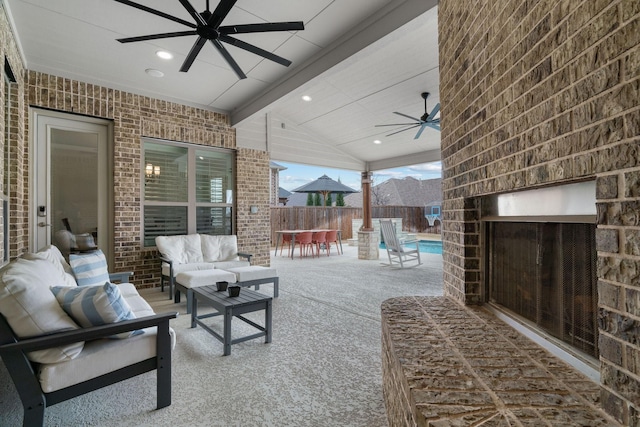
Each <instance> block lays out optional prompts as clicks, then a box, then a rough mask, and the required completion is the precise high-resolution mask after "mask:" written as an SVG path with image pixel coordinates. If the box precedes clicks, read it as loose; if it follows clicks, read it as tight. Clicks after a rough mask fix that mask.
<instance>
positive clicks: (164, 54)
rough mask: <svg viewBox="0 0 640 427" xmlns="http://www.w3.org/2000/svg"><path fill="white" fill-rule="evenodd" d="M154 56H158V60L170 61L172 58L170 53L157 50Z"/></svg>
mask: <svg viewBox="0 0 640 427" xmlns="http://www.w3.org/2000/svg"><path fill="white" fill-rule="evenodd" d="M156 56H158V58H162V59H171V58H173V55H172V54H171V53H170V52H167V51H166V50H159V51H157V52H156Z"/></svg>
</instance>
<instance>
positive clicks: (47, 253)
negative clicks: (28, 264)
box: [22, 245, 77, 286]
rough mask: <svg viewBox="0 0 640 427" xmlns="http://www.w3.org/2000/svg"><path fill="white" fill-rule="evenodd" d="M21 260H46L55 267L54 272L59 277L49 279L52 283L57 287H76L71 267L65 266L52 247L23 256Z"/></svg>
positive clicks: (58, 253)
mask: <svg viewBox="0 0 640 427" xmlns="http://www.w3.org/2000/svg"><path fill="white" fill-rule="evenodd" d="M22 258H25V259H46V260H47V261H49V262H50V263H51V264H52V265H54V266H55V267H56V270H58V272H59V273H60V277H57V276H56V277H55V278H54V277H51V278H50V279H51V280H52V282H55V283H56V284H57V285H61V286H62V285H66V286H77V283H76V279H75V277H73V273H72V270H71V266H70V265H69V264H67V261H65V259H64V257H63V256H62V253H60V250H59V249H58V248H57V247H55V246H53V245H50V246H47V247H45V248H44V249H40V250H39V251H38V252H36V253H34V254H33V253H28V254H24V255H23V256H22Z"/></svg>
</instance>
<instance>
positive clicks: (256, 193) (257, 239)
mask: <svg viewBox="0 0 640 427" xmlns="http://www.w3.org/2000/svg"><path fill="white" fill-rule="evenodd" d="M269 173H270V169H269V153H267V152H265V151H256V150H249V149H246V148H241V149H239V150H238V157H237V163H236V175H237V178H238V182H239V183H240V182H242V183H243V185H238V193H237V194H236V206H237V211H236V215H237V221H238V227H237V228H238V245H239V246H240V247H242V248H245V252H247V253H251V254H254V255H255V257H254V258H252V259H251V263H252V264H254V265H269V263H270V259H271V257H270V253H269V251H270V249H271V209H270V207H269V205H270V204H269ZM252 206H255V207H256V208H257V209H258V211H257V212H256V213H251V207H252Z"/></svg>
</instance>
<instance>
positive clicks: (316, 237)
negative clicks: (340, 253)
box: [311, 231, 329, 257]
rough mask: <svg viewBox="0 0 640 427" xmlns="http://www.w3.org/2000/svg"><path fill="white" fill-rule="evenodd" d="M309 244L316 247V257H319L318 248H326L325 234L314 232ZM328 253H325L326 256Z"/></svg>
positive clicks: (324, 232) (323, 232)
mask: <svg viewBox="0 0 640 427" xmlns="http://www.w3.org/2000/svg"><path fill="white" fill-rule="evenodd" d="M311 243H312V244H313V245H314V246H315V247H316V252H317V254H318V257H320V246H322V245H324V246H325V247H326V246H327V232H326V231H314V232H313V235H312V236H311ZM328 255H329V252H327V256H328Z"/></svg>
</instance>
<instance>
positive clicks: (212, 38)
mask: <svg viewBox="0 0 640 427" xmlns="http://www.w3.org/2000/svg"><path fill="white" fill-rule="evenodd" d="M114 1H116V2H118V3H122V4H124V5H127V6H131V7H134V8H136V9H139V10H142V11H144V12H148V13H151V14H153V15H156V16H160V17H162V18H165V19H168V20H171V21H174V22H177V23H179V24H182V25H185V26H187V27H189V28H191V30H186V31H174V32H170V33H159V34H149V35H145V36H136V37H125V38H120V39H117V40H118V41H119V42H120V43H134V42H141V41H149V40H157V39H165V38H172V37H184V36H198V38H197V40H196V41H195V43H194V44H193V47H192V48H191V51H190V52H189V54H188V55H187V57H186V59H185V60H184V62H183V63H182V66H181V67H180V71H182V72H185V73H186V72H187V71H189V68H191V65H192V64H193V62H194V61H195V59H196V57H197V56H198V54H199V53H200V50H201V49H202V47H203V46H204V45H205V44H206V42H207V41H208V42H210V43H211V44H212V45H213V46H214V47H215V48H216V49H217V50H218V52H219V53H220V54H221V55H222V57H223V58H224V59H225V61H227V63H228V64H229V66H230V67H231V68H232V69H233V71H234V72H235V73H236V75H237V76H238V78H240V79H246V78H247V76H246V75H245V73H244V72H243V71H242V69H241V68H240V66H239V65H238V63H237V62H236V61H235V60H234V59H233V57H232V56H231V54H230V53H229V51H227V49H226V48H225V47H224V45H223V44H222V43H226V44H230V45H233V46H235V47H238V48H240V49H243V50H246V51H247V52H251V53H253V54H256V55H258V56H261V57H263V58H265V59H268V60H270V61H273V62H276V63H278V64H281V65H284V66H285V67H288V66H289V65H291V61H289V60H288V59H285V58H282V57H280V56H278V55H276V54H274V53H272V52H269V51H266V50H264V49H261V48H259V47H257V46H254V45H252V44H250V43H246V42H244V41H242V40H240V39H237V38H235V37H231V35H230V34H251V33H264V32H273V31H301V30H304V23H303V22H302V21H293V22H265V23H260V24H241V25H225V26H223V25H221V24H222V21H224V19H225V18H226V17H227V15H228V14H229V12H230V11H231V9H232V8H233V6H234V5H235V4H236V1H237V0H220V3H218V6H217V7H216V8H215V10H214V11H213V12H211V11H210V9H209V0H206V2H207V4H206V10H205V11H204V12H201V13H199V12H197V11H196V10H195V8H194V7H193V6H192V5H191V3H190V2H189V0H178V1H179V2H180V4H182V6H183V7H184V8H185V9H186V10H187V12H189V15H191V17H192V18H193V19H194V21H195V24H194V23H192V22H189V21H185V20H184V19H181V18H178V17H175V16H172V15H169V14H167V13H164V12H162V11H159V10H156V9H153V8H150V7H148V6H144V5H142V4H139V3H135V2H133V1H130V0H114Z"/></svg>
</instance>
